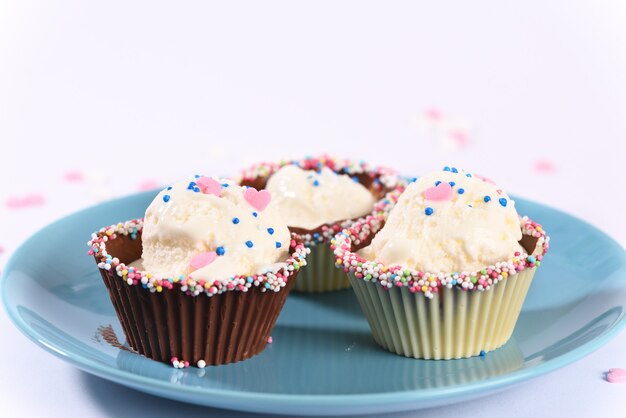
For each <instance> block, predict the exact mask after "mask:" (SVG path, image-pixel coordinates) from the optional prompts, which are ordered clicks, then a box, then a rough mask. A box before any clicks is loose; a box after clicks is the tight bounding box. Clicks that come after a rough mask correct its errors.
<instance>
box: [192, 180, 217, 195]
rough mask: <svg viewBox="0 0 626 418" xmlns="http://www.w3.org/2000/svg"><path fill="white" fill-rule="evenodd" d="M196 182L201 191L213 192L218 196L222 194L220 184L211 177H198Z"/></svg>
mask: <svg viewBox="0 0 626 418" xmlns="http://www.w3.org/2000/svg"><path fill="white" fill-rule="evenodd" d="M196 184H197V185H198V187H199V188H200V191H202V193H205V194H213V195H215V196H217V197H220V195H221V194H222V185H221V184H220V183H219V182H218V181H217V180H215V179H212V178H211V177H200V178H199V179H197V180H196Z"/></svg>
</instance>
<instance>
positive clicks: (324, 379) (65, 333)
mask: <svg viewBox="0 0 626 418" xmlns="http://www.w3.org/2000/svg"><path fill="white" fill-rule="evenodd" d="M153 196H154V192H147V193H142V194H137V195H133V196H129V197H124V198H121V199H117V200H114V201H111V202H108V203H104V204H102V205H99V206H96V207H92V208H90V209H86V210H83V211H81V212H78V213H76V214H74V215H71V216H68V217H66V218H64V219H62V220H60V221H58V222H55V223H54V224H52V225H50V226H48V227H47V228H45V229H43V230H42V231H40V232H38V233H37V234H36V235H34V236H33V237H32V238H30V239H29V240H28V241H27V242H26V243H24V244H23V245H22V246H21V247H20V248H19V250H17V251H16V253H15V255H14V256H13V258H12V259H11V260H10V261H9V263H8V265H7V267H6V269H5V275H4V278H3V281H2V297H3V301H4V305H5V307H6V309H7V311H8V313H9V316H10V317H11V319H12V320H13V322H14V323H15V324H16V325H17V327H18V328H19V329H20V330H21V331H22V332H23V333H24V334H26V335H27V336H28V337H29V338H30V339H32V340H33V341H34V342H35V343H37V344H38V345H40V346H41V347H43V348H44V349H46V350H47V351H49V352H51V353H53V354H54V355H56V356H58V357H60V358H62V359H64V360H66V361H68V362H69V363H71V364H73V365H75V366H77V367H79V368H80V369H82V370H85V371H87V372H89V373H92V374H94V375H97V376H100V377H102V378H105V379H109V380H112V381H114V382H117V383H120V384H122V385H125V386H128V387H131V388H134V389H137V390H140V391H144V392H148V393H151V394H154V395H158V396H163V397H166V398H172V399H176V400H180V401H185V402H191V403H196V404H201V405H209V406H213V407H220V408H228V409H237V410H244V411H255V412H271V413H281V414H330V413H332V414H358V413H376V412H383V411H384V412H391V411H400V410H409V409H418V408H426V407H432V406H437V405H443V404H449V403H453V402H459V401H463V400H469V399H472V398H477V397H480V396H486V395H489V394H493V393H494V392H496V391H498V390H502V389H504V388H507V387H509V386H511V385H513V384H515V383H519V382H523V381H525V380H528V379H530V378H533V377H537V376H540V375H542V374H544V373H548V372H550V371H553V370H555V369H558V368H559V367H563V366H565V365H567V364H569V363H571V362H573V361H576V360H578V359H580V358H582V357H584V356H586V355H587V354H589V353H591V352H592V351H594V350H596V349H597V348H599V347H600V346H602V345H603V344H605V343H606V342H607V341H609V340H610V339H611V338H612V337H614V336H615V335H616V334H617V333H618V332H619V331H620V330H621V329H622V327H623V326H624V308H625V304H626V253H625V252H624V250H623V249H622V248H621V246H620V245H619V244H617V243H616V242H615V241H613V240H612V239H611V238H609V237H608V236H607V235H605V234H603V233H602V232H600V231H598V230H597V229H595V228H594V227H592V226H590V225H589V224H587V223H585V222H582V221H580V220H578V219H576V218H573V217H571V216H569V215H567V214H565V213H563V212H560V211H557V210H554V209H550V208H548V207H545V206H542V205H539V204H537V203H532V202H529V201H526V200H523V199H519V198H518V199H516V201H517V205H518V208H519V210H520V212H521V213H524V214H528V215H529V216H531V217H532V218H533V219H534V220H536V221H538V222H540V223H542V224H543V225H545V226H546V228H547V230H548V232H549V233H550V235H551V237H552V247H551V249H550V253H548V256H547V257H546V258H545V261H544V262H543V263H542V266H541V268H539V270H538V272H537V275H536V277H535V280H534V282H533V285H532V288H531V290H530V293H529V295H528V298H527V300H526V303H525V305H524V309H523V311H522V314H521V316H520V319H519V322H518V324H517V327H516V328H515V332H514V334H513V338H512V339H511V341H510V342H509V343H507V344H506V345H505V346H504V347H502V348H500V349H498V350H496V351H494V352H491V353H488V354H487V356H486V357H484V358H481V357H477V358H470V359H464V360H450V361H424V360H414V359H407V358H404V357H400V356H396V355H394V354H390V353H388V352H386V351H383V350H382V349H380V348H379V347H378V346H377V345H376V344H375V343H374V341H373V340H372V338H371V336H370V332H369V328H368V325H367V322H366V321H365V319H364V318H363V317H362V315H361V312H360V310H359V307H358V304H357V301H356V299H355V297H354V296H353V294H352V292H351V291H350V290H347V291H342V292H336V293H331V294H325V295H317V296H305V295H298V294H292V295H290V296H289V299H288V301H287V303H286V305H285V308H284V310H283V312H282V314H281V316H280V318H279V320H278V324H277V326H276V328H275V329H274V331H273V334H272V335H273V339H274V343H273V344H271V345H269V346H268V347H267V349H266V350H265V351H264V352H263V353H261V354H260V355H258V356H256V357H253V358H252V359H249V360H246V361H244V362H241V363H236V364H231V365H226V366H218V367H207V368H205V369H197V368H193V367H192V368H189V369H184V370H178V369H174V368H172V367H170V366H169V365H165V364H161V363H157V362H154V361H151V360H147V359H145V358H144V357H142V356H139V355H137V354H133V353H131V352H129V351H127V350H124V349H120V348H116V347H115V346H114V345H111V344H110V342H111V341H112V337H113V334H116V335H117V337H118V338H119V339H120V340H121V342H122V343H123V342H124V336H123V333H122V331H121V327H120V325H119V323H118V321H117V317H116V316H115V312H114V311H113V306H112V304H111V302H110V301H109V298H108V294H107V291H106V289H105V287H104V285H103V284H102V280H101V278H100V275H99V273H98V271H97V269H96V265H95V263H94V261H93V259H92V258H91V257H88V256H87V254H86V251H87V246H86V245H85V243H86V242H87V240H88V239H89V236H90V234H91V232H93V231H95V230H96V229H98V228H99V227H101V226H104V225H109V224H112V223H115V222H118V221H120V220H126V219H130V218H136V217H140V216H142V214H143V212H144V209H145V207H146V206H147V205H148V203H149V202H150V201H151V199H152V197H153ZM109 325H111V326H112V328H107V327H108V326H109ZM107 341H109V342H107ZM118 347H119V346H118Z"/></svg>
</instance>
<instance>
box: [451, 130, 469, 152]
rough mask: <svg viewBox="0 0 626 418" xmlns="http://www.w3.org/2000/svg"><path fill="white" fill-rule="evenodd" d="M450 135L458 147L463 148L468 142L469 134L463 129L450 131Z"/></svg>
mask: <svg viewBox="0 0 626 418" xmlns="http://www.w3.org/2000/svg"><path fill="white" fill-rule="evenodd" d="M450 136H451V137H452V139H454V142H456V143H457V145H458V146H459V147H462V148H465V147H467V146H468V145H469V144H470V139H469V135H468V134H467V132H464V131H452V132H450Z"/></svg>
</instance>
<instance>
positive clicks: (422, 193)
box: [360, 167, 525, 273]
mask: <svg viewBox="0 0 626 418" xmlns="http://www.w3.org/2000/svg"><path fill="white" fill-rule="evenodd" d="M521 238H522V232H521V227H520V218H519V216H518V214H517V211H516V210H515V202H514V201H513V200H511V198H510V197H509V196H508V195H507V194H506V193H505V192H504V191H503V190H502V189H501V188H500V187H498V186H497V185H496V184H495V183H494V182H492V181H491V180H489V179H486V178H484V177H481V176H475V175H472V174H470V173H467V172H464V171H463V170H458V169H456V168H449V167H445V168H444V170H443V171H437V172H434V173H430V174H427V175H425V176H423V177H420V178H418V179H417V180H416V181H415V182H413V183H411V184H410V185H409V186H408V187H407V188H406V190H405V191H404V193H402V195H401V196H400V198H399V199H398V202H397V204H396V205H395V207H394V208H393V209H392V210H391V212H390V213H389V217H388V218H387V221H386V223H385V226H384V227H383V228H382V229H381V230H380V231H379V232H378V234H376V236H375V237H374V239H373V240H372V242H371V244H370V245H369V246H367V247H365V248H363V249H362V250H361V251H360V255H361V256H362V257H363V258H366V259H368V260H376V261H378V262H382V263H384V264H385V265H401V266H403V267H405V268H409V269H415V270H419V271H427V272H433V273H438V272H443V273H451V272H474V271H479V270H481V269H482V268H484V267H486V266H489V265H492V264H494V263H497V262H500V261H506V260H509V259H511V257H513V256H514V255H515V253H516V252H519V253H525V250H524V249H523V248H522V247H521V245H520V244H519V241H520V239H521Z"/></svg>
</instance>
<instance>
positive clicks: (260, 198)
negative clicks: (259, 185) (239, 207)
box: [243, 187, 272, 212]
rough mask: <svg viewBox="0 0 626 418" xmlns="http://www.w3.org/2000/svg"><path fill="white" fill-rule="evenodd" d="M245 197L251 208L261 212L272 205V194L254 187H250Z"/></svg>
mask: <svg viewBox="0 0 626 418" xmlns="http://www.w3.org/2000/svg"><path fill="white" fill-rule="evenodd" d="M243 197H244V198H245V199H246V201H247V202H248V203H249V204H250V206H252V207H253V208H255V209H256V210H258V211H259V212H262V211H263V209H265V208H266V207H267V205H269V204H270V200H272V195H271V194H270V192H268V191H267V190H265V189H263V190H260V191H259V190H257V189H255V188H254V187H248V188H247V189H246V191H245V192H244V193H243Z"/></svg>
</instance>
